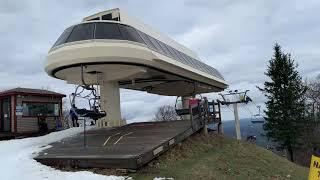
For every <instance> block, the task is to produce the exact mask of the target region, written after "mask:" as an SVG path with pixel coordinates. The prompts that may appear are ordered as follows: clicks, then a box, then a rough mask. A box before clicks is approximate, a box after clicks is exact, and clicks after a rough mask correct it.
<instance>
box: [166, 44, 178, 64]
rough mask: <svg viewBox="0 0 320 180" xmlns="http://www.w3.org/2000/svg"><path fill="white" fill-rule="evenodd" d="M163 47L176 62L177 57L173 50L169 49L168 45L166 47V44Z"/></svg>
mask: <svg viewBox="0 0 320 180" xmlns="http://www.w3.org/2000/svg"><path fill="white" fill-rule="evenodd" d="M165 46H166V48H167V49H168V50H169V52H170V54H171V56H172V57H173V58H174V59H175V60H178V59H179V57H178V56H177V55H176V54H175V53H174V50H173V49H172V47H171V46H168V45H166V44H165Z"/></svg>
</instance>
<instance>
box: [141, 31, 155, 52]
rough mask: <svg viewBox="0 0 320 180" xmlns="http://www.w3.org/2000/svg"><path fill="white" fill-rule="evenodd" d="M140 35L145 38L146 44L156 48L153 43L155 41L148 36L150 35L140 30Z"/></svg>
mask: <svg viewBox="0 0 320 180" xmlns="http://www.w3.org/2000/svg"><path fill="white" fill-rule="evenodd" d="M138 33H139V35H140V37H141V38H142V39H143V41H144V42H145V44H147V46H148V47H149V48H150V49H153V50H156V47H155V45H153V43H152V42H151V41H150V39H149V38H148V35H146V34H145V33H143V32H141V31H138Z"/></svg>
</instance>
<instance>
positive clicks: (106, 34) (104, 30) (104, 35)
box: [95, 23, 123, 39]
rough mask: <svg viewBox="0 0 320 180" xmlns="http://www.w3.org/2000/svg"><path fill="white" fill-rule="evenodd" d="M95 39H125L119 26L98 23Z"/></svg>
mask: <svg viewBox="0 0 320 180" xmlns="http://www.w3.org/2000/svg"><path fill="white" fill-rule="evenodd" d="M95 39H123V37H122V35H121V33H120V30H119V27H118V24H109V23H96V34H95Z"/></svg>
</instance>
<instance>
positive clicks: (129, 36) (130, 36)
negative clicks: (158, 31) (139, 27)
mask: <svg viewBox="0 0 320 180" xmlns="http://www.w3.org/2000/svg"><path fill="white" fill-rule="evenodd" d="M119 29H120V32H121V34H122V36H123V37H124V39H126V40H129V41H134V42H139V43H143V44H145V43H144V41H143V40H142V39H141V37H140V35H139V34H138V32H137V31H136V30H135V29H134V28H133V27H129V26H125V25H121V24H119Z"/></svg>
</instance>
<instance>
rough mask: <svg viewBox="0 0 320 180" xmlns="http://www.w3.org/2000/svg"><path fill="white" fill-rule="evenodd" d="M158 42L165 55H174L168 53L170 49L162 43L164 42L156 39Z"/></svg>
mask: <svg viewBox="0 0 320 180" xmlns="http://www.w3.org/2000/svg"><path fill="white" fill-rule="evenodd" d="M158 43H159V44H160V46H161V48H162V49H163V51H164V53H165V54H166V55H167V56H169V57H172V58H173V57H174V56H173V55H172V54H171V53H170V51H169V49H168V48H167V45H166V44H164V43H163V42H161V41H158Z"/></svg>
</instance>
